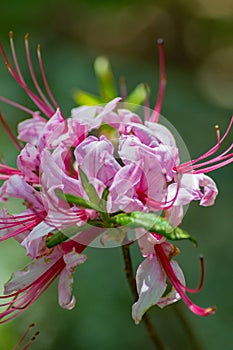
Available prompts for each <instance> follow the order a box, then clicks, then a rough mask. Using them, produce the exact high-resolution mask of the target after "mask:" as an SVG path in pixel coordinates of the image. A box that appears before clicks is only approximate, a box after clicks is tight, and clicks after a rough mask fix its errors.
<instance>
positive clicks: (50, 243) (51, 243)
mask: <svg viewBox="0 0 233 350" xmlns="http://www.w3.org/2000/svg"><path fill="white" fill-rule="evenodd" d="M68 238H69V237H68V236H67V235H65V234H64V233H62V232H60V231H59V232H57V233H55V234H53V235H52V236H51V237H49V238H47V239H46V246H47V247H48V248H53V247H55V246H56V245H58V244H61V243H62V242H64V241H66V240H67V239H68Z"/></svg>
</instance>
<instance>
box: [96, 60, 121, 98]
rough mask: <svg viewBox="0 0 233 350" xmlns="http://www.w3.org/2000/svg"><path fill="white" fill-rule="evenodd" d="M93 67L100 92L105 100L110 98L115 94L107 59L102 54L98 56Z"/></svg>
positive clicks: (112, 77)
mask: <svg viewBox="0 0 233 350" xmlns="http://www.w3.org/2000/svg"><path fill="white" fill-rule="evenodd" d="M94 69H95V73H96V76H97V78H98V79H99V82H100V93H101V96H102V97H103V98H104V99H105V101H109V100H112V99H113V98H114V97H116V96H117V91H116V88H115V82H114V76H113V73H112V69H111V65H110V62H109V60H108V59H107V58H106V57H104V56H99V57H97V58H96V60H95V62H94Z"/></svg>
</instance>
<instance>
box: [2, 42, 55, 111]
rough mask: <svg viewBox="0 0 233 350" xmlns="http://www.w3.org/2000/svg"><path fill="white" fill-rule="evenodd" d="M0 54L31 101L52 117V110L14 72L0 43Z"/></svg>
mask: <svg viewBox="0 0 233 350" xmlns="http://www.w3.org/2000/svg"><path fill="white" fill-rule="evenodd" d="M0 52H1V54H2V56H3V58H4V60H5V63H6V66H7V68H8V70H9V72H10V74H11V75H12V77H13V78H14V79H15V81H16V82H17V83H18V84H19V85H20V86H21V87H22V88H23V89H24V90H25V91H26V93H27V94H28V96H29V97H30V98H31V100H32V101H33V102H34V103H35V105H36V106H37V107H38V108H39V109H40V110H41V111H42V112H43V113H44V114H45V115H46V116H47V117H51V116H52V115H53V113H51V111H50V109H49V108H48V107H47V106H46V105H45V104H44V102H43V101H42V100H41V99H40V98H39V97H37V96H36V95H35V94H34V93H33V92H32V91H31V90H30V89H29V88H28V86H27V85H26V84H25V82H24V80H22V79H21V78H20V76H19V75H18V73H17V72H16V71H15V70H14V68H13V67H12V65H11V64H10V61H9V59H8V57H7V55H6V53H5V51H4V49H3V46H2V44H1V43H0Z"/></svg>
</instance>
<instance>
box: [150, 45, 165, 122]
mask: <svg viewBox="0 0 233 350" xmlns="http://www.w3.org/2000/svg"><path fill="white" fill-rule="evenodd" d="M157 43H158V48H159V70H160V79H159V91H158V97H157V102H156V105H155V108H154V112H153V113H152V116H151V118H150V121H152V122H155V123H157V122H158V121H159V115H160V112H161V109H162V103H163V97H164V92H165V87H166V72H165V58H164V43H163V39H158V41H157Z"/></svg>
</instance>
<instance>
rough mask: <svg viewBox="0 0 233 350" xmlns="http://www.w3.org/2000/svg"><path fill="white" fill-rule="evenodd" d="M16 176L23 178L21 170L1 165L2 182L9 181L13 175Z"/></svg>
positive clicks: (0, 176)
mask: <svg viewBox="0 0 233 350" xmlns="http://www.w3.org/2000/svg"><path fill="white" fill-rule="evenodd" d="M15 174H17V175H19V176H22V173H21V171H20V170H18V169H15V168H12V167H10V166H8V165H5V164H1V163H0V180H8V179H9V178H10V177H11V176H12V175H15Z"/></svg>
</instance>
